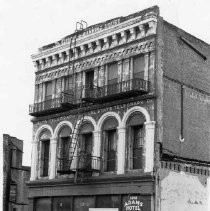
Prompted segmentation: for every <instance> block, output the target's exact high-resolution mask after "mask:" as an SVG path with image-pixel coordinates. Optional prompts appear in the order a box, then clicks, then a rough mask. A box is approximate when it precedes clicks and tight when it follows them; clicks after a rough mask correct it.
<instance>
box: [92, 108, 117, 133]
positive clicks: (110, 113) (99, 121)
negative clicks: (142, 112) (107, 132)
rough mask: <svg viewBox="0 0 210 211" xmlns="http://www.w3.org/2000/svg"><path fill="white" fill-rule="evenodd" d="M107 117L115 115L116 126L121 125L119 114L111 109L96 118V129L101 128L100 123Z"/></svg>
mask: <svg viewBox="0 0 210 211" xmlns="http://www.w3.org/2000/svg"><path fill="white" fill-rule="evenodd" d="M108 117H115V118H116V119H117V121H118V127H119V126H120V125H121V118H120V115H119V114H118V113H116V112H113V111H110V112H107V113H105V114H103V115H102V116H101V117H100V119H99V120H98V124H97V127H96V131H100V130H101V129H102V128H101V127H102V125H103V123H104V121H105V120H106V118H108Z"/></svg>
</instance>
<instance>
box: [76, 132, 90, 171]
mask: <svg viewBox="0 0 210 211" xmlns="http://www.w3.org/2000/svg"><path fill="white" fill-rule="evenodd" d="M92 140H93V135H92V133H86V134H82V135H81V141H80V147H79V153H78V155H79V168H85V169H91V161H92Z"/></svg>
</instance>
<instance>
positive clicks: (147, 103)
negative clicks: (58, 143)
mask: <svg viewBox="0 0 210 211" xmlns="http://www.w3.org/2000/svg"><path fill="white" fill-rule="evenodd" d="M134 106H141V107H143V108H145V109H146V110H147V111H148V112H149V114H150V116H151V119H153V118H154V101H153V100H152V99H147V100H138V101H135V102H129V103H123V104H119V105H114V106H109V107H106V108H99V109H94V110H91V111H88V112H85V113H84V114H85V116H91V117H92V118H93V119H94V120H95V121H96V122H97V121H98V120H99V118H100V117H101V115H102V114H105V113H107V112H110V111H112V112H116V113H118V114H119V115H120V116H121V118H123V115H124V113H125V112H126V111H127V110H128V109H130V108H132V107H134ZM74 118H75V115H65V116H60V117H56V118H51V119H48V120H43V121H38V122H36V123H34V125H33V127H34V131H36V130H38V128H39V127H40V126H42V125H44V124H49V125H50V126H52V128H55V127H56V126H57V124H58V123H59V122H62V121H70V122H74Z"/></svg>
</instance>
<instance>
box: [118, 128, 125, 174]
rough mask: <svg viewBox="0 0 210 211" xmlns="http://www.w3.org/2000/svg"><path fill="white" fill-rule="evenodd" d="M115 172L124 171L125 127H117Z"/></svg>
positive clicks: (122, 172)
mask: <svg viewBox="0 0 210 211" xmlns="http://www.w3.org/2000/svg"><path fill="white" fill-rule="evenodd" d="M117 146H118V147H117V174H124V172H125V127H118V145H117Z"/></svg>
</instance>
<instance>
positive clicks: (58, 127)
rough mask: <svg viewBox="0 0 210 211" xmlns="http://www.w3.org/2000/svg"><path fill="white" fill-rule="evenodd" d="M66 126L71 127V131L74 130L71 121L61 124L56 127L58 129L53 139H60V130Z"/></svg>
mask: <svg viewBox="0 0 210 211" xmlns="http://www.w3.org/2000/svg"><path fill="white" fill-rule="evenodd" d="M66 125H67V126H69V127H70V129H71V130H73V124H72V123H71V122H69V121H62V122H59V124H58V125H57V126H56V128H55V130H54V134H53V138H58V133H59V131H60V129H61V128H62V127H64V126H66Z"/></svg>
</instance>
